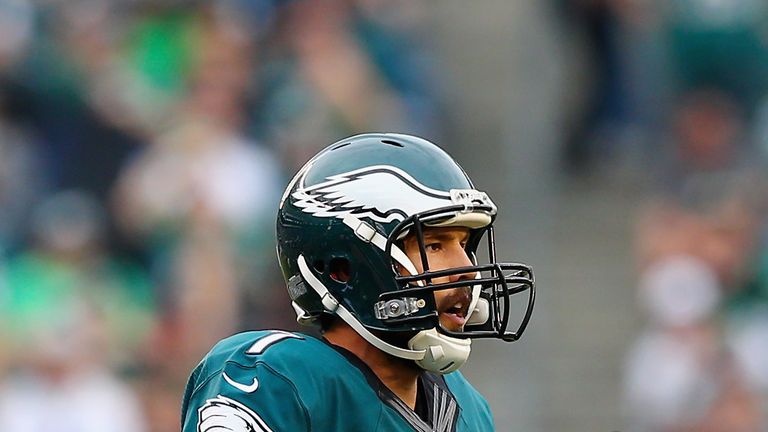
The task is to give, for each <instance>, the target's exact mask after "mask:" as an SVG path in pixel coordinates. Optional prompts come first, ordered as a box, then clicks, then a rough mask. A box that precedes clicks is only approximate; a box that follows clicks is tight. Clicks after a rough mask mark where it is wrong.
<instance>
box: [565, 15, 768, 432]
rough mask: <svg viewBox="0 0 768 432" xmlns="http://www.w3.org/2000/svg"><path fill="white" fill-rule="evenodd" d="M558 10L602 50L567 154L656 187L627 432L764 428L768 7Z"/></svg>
mask: <svg viewBox="0 0 768 432" xmlns="http://www.w3.org/2000/svg"><path fill="white" fill-rule="evenodd" d="M560 6H562V7H561V8H560V9H559V10H560V11H562V12H563V13H562V14H561V16H562V17H563V18H564V20H565V21H564V22H565V23H567V25H568V26H570V28H571V29H574V31H575V32H576V34H579V35H581V44H582V45H583V46H584V47H585V52H587V53H590V58H591V61H590V62H588V67H587V70H588V72H589V73H588V75H589V77H590V79H586V80H584V81H585V82H587V83H588V85H587V86H586V90H584V92H583V94H582V95H581V99H580V101H581V102H580V103H581V107H582V108H581V109H577V110H574V112H575V113H576V115H575V116H574V120H573V122H572V124H573V127H571V128H570V129H569V132H568V139H567V140H566V141H565V144H564V147H563V149H564V151H563V153H562V155H563V163H564V164H565V166H566V168H568V169H569V171H570V172H572V173H574V174H576V175H578V174H580V173H590V172H592V173H594V171H595V170H600V169H601V167H602V168H605V167H606V166H612V168H610V169H613V170H614V171H613V172H614V173H615V172H616V170H617V169H618V170H620V169H624V168H627V167H631V168H632V169H634V170H638V168H639V170H640V171H641V177H642V179H643V181H644V182H645V183H644V184H645V185H647V190H648V193H647V196H646V198H645V200H644V203H643V204H642V205H641V206H640V211H639V214H638V216H637V220H636V223H635V225H634V226H635V229H634V244H635V250H634V256H635V265H636V269H637V275H638V278H637V290H636V292H637V299H638V305H639V308H640V309H641V310H642V311H643V313H644V317H645V318H644V325H643V327H642V328H640V329H639V332H638V336H637V339H636V340H634V341H633V342H632V343H631V346H630V347H629V349H628V353H627V357H626V362H625V364H624V381H623V394H624V402H623V403H624V408H625V412H624V414H625V418H626V422H627V430H628V431H637V432H759V431H766V430H768V236H767V234H768V181H766V180H768V170H766V168H767V167H768V166H767V165H766V160H767V158H768V134H766V131H767V130H768V115H766V113H768V3H766V2H764V1H760V0H729V1H710V0H671V1H640V0H585V1H577V2H560ZM610 169H609V171H610Z"/></svg>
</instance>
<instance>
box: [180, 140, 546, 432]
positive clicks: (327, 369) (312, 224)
mask: <svg viewBox="0 0 768 432" xmlns="http://www.w3.org/2000/svg"><path fill="white" fill-rule="evenodd" d="M496 211H497V209H496V206H495V205H494V203H493V201H491V199H490V198H489V197H488V195H487V194H486V193H484V192H481V191H479V190H477V189H475V187H474V186H473V184H472V182H471V181H470V180H469V178H468V177H467V175H466V173H465V172H464V170H463V169H462V168H461V167H460V166H459V165H458V164H457V163H456V162H455V161H454V160H453V159H452V158H451V157H450V156H449V155H448V154H447V153H445V152H444V151H443V150H441V149H440V148H439V147H437V146H436V145H434V144H432V143H430V142H428V141H426V140H424V139H421V138H417V137H414V136H408V135H400V134H364V135H357V136H354V137H351V138H347V139H343V140H341V141H338V142H336V143H334V144H332V145H330V146H329V147H327V148H326V149H324V150H323V151H321V152H320V153H318V154H317V155H316V156H315V157H313V158H312V159H311V160H310V161H309V162H307V163H306V165H304V167H303V168H302V169H301V170H300V171H299V172H298V174H296V176H295V177H294V178H293V179H292V180H291V182H290V184H289V185H288V187H287V189H286V191H285V193H284V195H283V197H282V200H281V202H280V209H279V211H278V215H277V254H278V257H279V261H280V267H281V268H282V271H283V274H284V276H285V280H286V284H287V289H288V296H289V297H290V300H291V302H292V305H293V308H294V309H295V310H296V313H297V317H298V318H297V319H298V321H299V322H300V323H302V324H311V325H317V326H319V327H320V330H321V334H322V335H323V337H322V339H316V338H314V337H311V336H309V335H305V334H300V333H290V332H285V331H277V330H272V331H255V332H246V333H241V334H238V335H235V336H232V337H230V338H228V339H225V340H223V341H221V342H220V343H219V344H217V345H216V346H215V347H214V348H213V350H212V351H211V352H210V353H208V355H207V356H206V357H205V358H204V359H203V361H202V362H201V363H200V364H199V366H198V367H197V368H196V369H195V370H194V371H193V372H192V376H191V377H190V380H189V383H188V386H187V390H186V394H185V397H184V402H183V408H182V422H183V430H184V432H212V431H223V430H226V431H234V432H246V431H275V432H277V431H289V432H299V431H318V432H331V431H334V432H345V431H365V432H369V431H387V432H392V431H438V432H447V431H490V430H493V428H494V427H493V418H492V415H491V412H490V410H489V408H488V404H487V403H486V401H485V400H484V399H483V397H482V396H481V395H480V394H479V393H478V392H477V391H476V390H475V389H474V388H473V387H472V386H471V385H470V384H469V383H468V382H467V380H466V379H465V378H464V377H463V376H462V375H461V373H460V372H458V371H457V369H459V367H461V366H462V365H463V364H464V362H466V360H467V358H468V356H469V353H470V347H471V342H472V339H475V338H496V339H500V340H504V341H514V340H517V339H518V338H519V337H520V336H521V335H522V333H523V331H524V330H525V327H526V326H527V324H528V321H529V319H530V316H531V312H532V308H533V304H534V281H533V274H532V272H531V269H530V267H528V266H526V265H523V264H516V263H506V262H499V261H497V260H496V251H495V244H494V234H493V221H494V219H495V217H496ZM481 248H482V249H481ZM479 251H484V254H485V255H486V258H487V260H484V262H479V259H478V255H482V254H480V253H478V252H479ZM485 261H487V262H485ZM512 296H515V297H514V300H515V301H517V300H518V299H520V302H519V304H520V308H519V309H520V314H519V315H520V316H519V317H517V318H518V319H515V320H514V321H515V322H514V323H513V320H512V319H511V316H512V315H514V314H512V313H511V312H512V311H513V310H516V308H514V307H513V306H512V300H513V299H512Z"/></svg>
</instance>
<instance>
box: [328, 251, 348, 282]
mask: <svg viewBox="0 0 768 432" xmlns="http://www.w3.org/2000/svg"><path fill="white" fill-rule="evenodd" d="M350 267H351V266H350V264H349V260H348V259H346V258H339V257H337V258H333V259H331V262H330V263H328V271H329V273H330V276H331V279H333V280H335V281H336V282H341V283H346V282H349V279H350V278H351V274H352V270H351V268H350Z"/></svg>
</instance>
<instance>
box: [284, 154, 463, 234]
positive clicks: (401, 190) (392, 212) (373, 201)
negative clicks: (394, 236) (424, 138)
mask: <svg viewBox="0 0 768 432" xmlns="http://www.w3.org/2000/svg"><path fill="white" fill-rule="evenodd" d="M292 197H293V198H294V199H295V202H294V204H295V205H296V206H297V207H299V208H301V209H302V211H304V212H306V213H311V214H313V215H315V216H317V217H337V218H343V217H344V216H346V215H347V214H353V215H355V216H357V217H359V218H364V217H366V218H370V219H372V220H375V221H377V222H382V223H389V222H393V221H396V220H397V221H402V220H404V219H405V218H406V217H408V216H410V215H413V214H415V213H418V212H421V211H424V210H429V209H433V208H438V207H444V206H449V205H451V204H452V201H451V194H450V192H446V191H440V190H436V189H432V188H430V187H427V186H425V185H423V184H421V183H419V182H418V181H417V180H416V179H414V178H413V177H411V176H410V175H408V174H407V173H406V172H404V171H402V170H400V169H398V168H396V167H393V166H389V165H376V166H370V167H365V168H361V169H358V170H354V171H350V172H346V173H342V174H337V175H334V176H330V177H327V178H326V181H324V182H322V183H319V184H316V185H313V186H309V187H304V178H302V179H301V180H300V184H299V186H298V187H297V189H296V191H295V192H294V193H293V194H292Z"/></svg>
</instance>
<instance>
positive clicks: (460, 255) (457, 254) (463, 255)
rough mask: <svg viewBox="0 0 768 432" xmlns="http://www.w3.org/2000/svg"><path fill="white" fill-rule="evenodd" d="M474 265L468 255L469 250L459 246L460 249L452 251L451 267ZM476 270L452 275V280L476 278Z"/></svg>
mask: <svg viewBox="0 0 768 432" xmlns="http://www.w3.org/2000/svg"><path fill="white" fill-rule="evenodd" d="M471 265H473V263H472V260H470V259H469V256H467V252H466V251H465V250H464V248H459V249H458V250H455V249H454V250H453V251H452V253H451V268H460V267H469V266H471ZM476 274H477V273H476V272H474V271H468V272H464V273H456V274H453V275H451V276H450V278H449V279H450V281H451V282H456V281H459V280H466V279H474V278H475V276H476Z"/></svg>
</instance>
